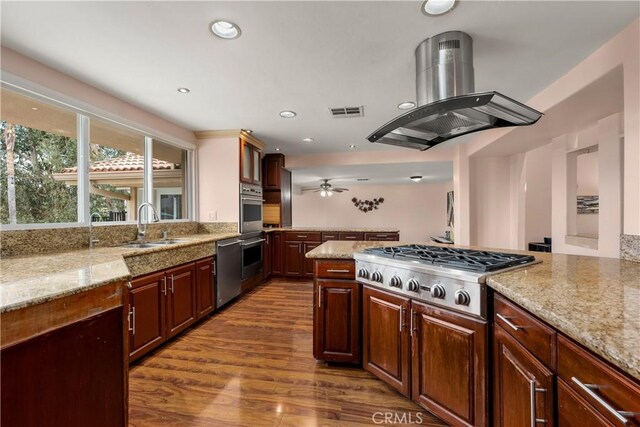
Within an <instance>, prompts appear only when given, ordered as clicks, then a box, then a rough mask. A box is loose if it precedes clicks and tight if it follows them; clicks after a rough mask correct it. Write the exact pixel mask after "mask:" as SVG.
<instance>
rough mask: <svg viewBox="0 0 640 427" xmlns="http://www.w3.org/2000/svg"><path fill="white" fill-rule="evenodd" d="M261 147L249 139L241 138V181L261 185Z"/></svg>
mask: <svg viewBox="0 0 640 427" xmlns="http://www.w3.org/2000/svg"><path fill="white" fill-rule="evenodd" d="M260 152H261V149H260V148H259V147H257V146H256V145H254V144H252V143H251V142H250V141H248V140H247V139H245V138H243V137H241V138H240V181H242V182H244V183H247V184H256V185H261V183H262V176H261V175H262V173H261V172H262V171H261V170H260V169H261V161H260Z"/></svg>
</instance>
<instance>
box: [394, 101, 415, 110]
mask: <svg viewBox="0 0 640 427" xmlns="http://www.w3.org/2000/svg"><path fill="white" fill-rule="evenodd" d="M415 106H416V103H415V102H411V101H407V102H401V103H400V104H398V108H399V109H401V110H410V109H412V108H413V107H415Z"/></svg>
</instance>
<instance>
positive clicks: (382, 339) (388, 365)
mask: <svg viewBox="0 0 640 427" xmlns="http://www.w3.org/2000/svg"><path fill="white" fill-rule="evenodd" d="M409 316H410V301H409V299H408V298H404V297H399V296H396V295H392V294H389V293H387V292H382V291H379V290H376V289H372V288H370V287H368V286H363V288H362V331H363V332H362V366H363V367H364V369H366V370H367V371H369V372H371V373H372V374H373V375H375V376H376V377H378V378H380V379H381V380H383V381H384V382H386V383H387V384H389V385H390V386H392V387H393V388H395V389H396V390H398V391H399V392H400V393H402V394H404V395H405V396H407V397H410V394H411V389H410V384H411V379H410V378H409V370H410V366H411V354H410V352H409V351H410V348H409V347H410V346H409V343H410V335H409V325H408V323H407V319H409Z"/></svg>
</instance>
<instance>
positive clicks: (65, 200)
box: [0, 89, 78, 224]
mask: <svg viewBox="0 0 640 427" xmlns="http://www.w3.org/2000/svg"><path fill="white" fill-rule="evenodd" d="M0 94H1V100H0V131H1V134H2V144H1V146H0V154H1V158H0V181H1V185H0V220H1V222H2V224H35V223H68V222H76V221H77V220H78V207H77V206H78V194H77V187H76V186H74V185H70V184H68V183H66V182H65V181H64V180H60V179H58V176H59V174H60V173H61V172H62V171H64V170H65V169H67V168H75V167H77V165H78V156H77V150H78V143H77V140H76V128H77V126H76V114H75V113H73V112H70V111H66V110H64V109H61V108H58V107H55V106H52V105H49V104H46V103H43V102H40V101H37V100H34V99H32V98H29V97H26V96H23V95H20V94H18V93H14V92H11V91H8V90H5V89H2V90H1V91H0Z"/></svg>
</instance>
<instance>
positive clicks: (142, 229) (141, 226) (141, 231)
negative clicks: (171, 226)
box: [138, 202, 160, 240]
mask: <svg viewBox="0 0 640 427" xmlns="http://www.w3.org/2000/svg"><path fill="white" fill-rule="evenodd" d="M145 206H149V207H150V208H151V212H152V217H151V222H160V218H158V213H157V212H156V209H155V208H154V207H153V205H152V204H151V203H149V202H145V203H142V204H140V206H138V240H144V237H145V235H146V234H147V224H148V223H149V221H148V220H147V222H145V223H143V222H142V208H144V207H145Z"/></svg>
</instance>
